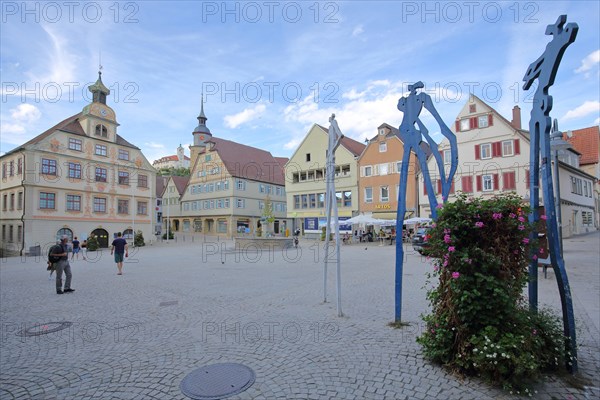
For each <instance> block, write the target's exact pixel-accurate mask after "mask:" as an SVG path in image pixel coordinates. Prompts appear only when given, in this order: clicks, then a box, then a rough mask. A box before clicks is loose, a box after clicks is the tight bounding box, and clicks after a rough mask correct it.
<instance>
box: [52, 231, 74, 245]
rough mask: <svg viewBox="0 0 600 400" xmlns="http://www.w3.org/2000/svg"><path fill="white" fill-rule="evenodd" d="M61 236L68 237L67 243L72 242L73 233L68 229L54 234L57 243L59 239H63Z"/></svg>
mask: <svg viewBox="0 0 600 400" xmlns="http://www.w3.org/2000/svg"><path fill="white" fill-rule="evenodd" d="M63 235H66V236H68V237H69V242H72V241H73V231H72V230H70V229H69V228H61V229H59V230H58V232H56V241H57V242H58V241H59V240H60V238H61V237H63Z"/></svg>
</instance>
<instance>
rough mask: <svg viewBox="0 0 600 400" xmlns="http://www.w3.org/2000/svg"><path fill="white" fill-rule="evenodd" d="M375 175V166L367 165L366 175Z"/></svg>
mask: <svg viewBox="0 0 600 400" xmlns="http://www.w3.org/2000/svg"><path fill="white" fill-rule="evenodd" d="M371 175H373V167H372V166H370V165H367V166H366V167H365V176H371Z"/></svg>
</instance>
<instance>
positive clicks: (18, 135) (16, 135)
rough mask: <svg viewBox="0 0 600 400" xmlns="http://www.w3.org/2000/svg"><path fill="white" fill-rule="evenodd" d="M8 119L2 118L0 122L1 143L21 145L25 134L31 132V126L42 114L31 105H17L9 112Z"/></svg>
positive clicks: (25, 138)
mask: <svg viewBox="0 0 600 400" xmlns="http://www.w3.org/2000/svg"><path fill="white" fill-rule="evenodd" d="M9 113H10V117H4V116H2V121H1V122H0V131H2V141H3V142H6V143H11V144H22V143H23V142H24V141H25V140H27V139H29V137H26V135H25V134H26V132H27V131H29V132H32V131H33V129H32V125H33V124H34V123H35V122H36V121H38V120H39V119H40V117H41V116H42V113H41V112H40V110H39V109H38V108H37V107H36V106H34V105H32V104H27V103H25V104H19V105H18V106H17V107H15V108H11V109H10V110H9Z"/></svg>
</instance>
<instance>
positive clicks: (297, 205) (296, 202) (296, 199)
mask: <svg viewBox="0 0 600 400" xmlns="http://www.w3.org/2000/svg"><path fill="white" fill-rule="evenodd" d="M299 208H300V196H299V195H297V194H295V195H294V209H295V210H297V209H299Z"/></svg>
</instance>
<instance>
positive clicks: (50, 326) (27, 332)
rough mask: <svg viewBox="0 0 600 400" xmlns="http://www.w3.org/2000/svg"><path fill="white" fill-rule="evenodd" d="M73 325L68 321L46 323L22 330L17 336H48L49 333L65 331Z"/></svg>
mask: <svg viewBox="0 0 600 400" xmlns="http://www.w3.org/2000/svg"><path fill="white" fill-rule="evenodd" d="M71 325H73V323H72V322H68V321H63V322H46V323H45V324H37V325H34V326H32V327H30V328H27V329H21V330H20V331H19V332H17V336H40V335H47V334H49V333H54V332H58V331H62V330H63V329H67V328H68V327H70V326H71Z"/></svg>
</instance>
